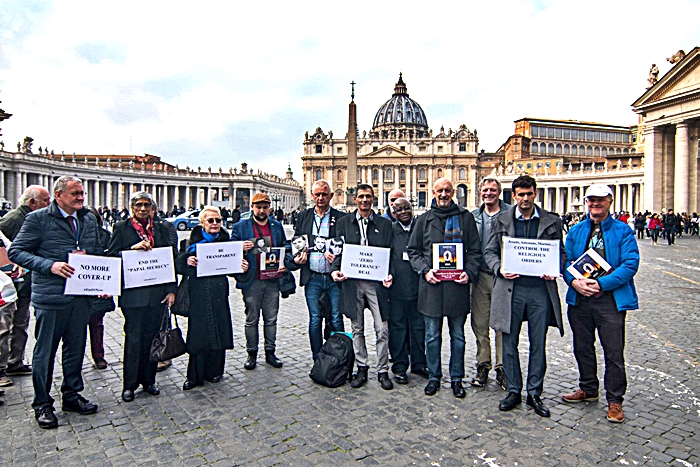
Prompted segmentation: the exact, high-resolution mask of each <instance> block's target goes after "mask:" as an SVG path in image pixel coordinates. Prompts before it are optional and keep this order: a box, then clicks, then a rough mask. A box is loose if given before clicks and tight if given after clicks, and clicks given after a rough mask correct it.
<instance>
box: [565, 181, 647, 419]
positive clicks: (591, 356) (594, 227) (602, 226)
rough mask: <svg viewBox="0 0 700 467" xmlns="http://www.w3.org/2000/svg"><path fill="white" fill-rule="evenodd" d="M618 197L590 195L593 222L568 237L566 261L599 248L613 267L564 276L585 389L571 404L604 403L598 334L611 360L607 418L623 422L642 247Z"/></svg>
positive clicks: (569, 398) (602, 192) (598, 188)
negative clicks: (618, 208)
mask: <svg viewBox="0 0 700 467" xmlns="http://www.w3.org/2000/svg"><path fill="white" fill-rule="evenodd" d="M612 199H613V194H612V191H611V190H610V187H609V186H607V185H593V186H591V187H589V188H588V191H587V192H586V206H587V207H588V217H587V218H586V220H584V221H583V222H580V223H578V224H576V225H575V226H573V227H572V228H571V230H570V231H569V235H568V236H567V237H566V257H567V259H568V260H569V261H575V260H576V259H577V258H579V257H580V256H581V255H582V254H583V253H584V252H586V251H587V250H588V249H590V248H592V249H594V250H595V251H596V252H597V253H598V254H599V255H601V256H602V257H603V258H604V259H605V260H606V261H607V262H608V264H610V266H612V268H613V269H611V272H609V273H608V274H605V275H604V276H601V277H598V279H575V278H574V277H573V276H572V275H571V274H570V273H569V272H568V271H566V270H565V271H564V280H566V283H567V284H569V290H568V292H567V294H566V303H567V304H568V305H569V311H568V316H569V325H570V326H571V331H572V333H573V335H574V345H573V347H574V356H575V357H576V362H577V363H578V369H579V388H578V389H576V390H575V391H574V392H572V393H570V394H564V395H563V396H562V398H563V399H564V401H565V402H572V403H573V402H582V401H594V400H598V388H599V381H598V376H597V374H598V363H597V361H596V354H595V333H596V331H597V332H598V337H599V339H600V344H601V346H602V347H603V354H604V356H605V378H604V387H605V392H606V394H605V396H606V399H607V402H608V413H607V419H608V421H610V422H613V423H621V422H622V421H624V419H625V415H624V413H623V412H622V401H623V395H624V394H625V391H626V390H627V376H626V373H625V355H624V349H625V317H626V315H627V310H636V309H637V308H639V302H638V299H637V292H636V290H635V287H634V279H633V278H634V275H635V274H636V273H637V270H638V269H639V248H638V247H637V241H636V240H635V238H634V232H633V231H632V230H630V228H629V227H628V226H627V225H625V224H624V223H623V222H619V221H617V220H615V219H613V218H612V216H611V215H610V207H611V205H612Z"/></svg>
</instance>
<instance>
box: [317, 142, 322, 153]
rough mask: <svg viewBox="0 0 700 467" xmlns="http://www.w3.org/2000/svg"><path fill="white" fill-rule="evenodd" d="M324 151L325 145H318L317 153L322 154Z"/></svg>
mask: <svg viewBox="0 0 700 467" xmlns="http://www.w3.org/2000/svg"><path fill="white" fill-rule="evenodd" d="M322 153H323V146H322V145H320V144H317V145H316V154H322Z"/></svg>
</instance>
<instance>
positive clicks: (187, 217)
mask: <svg viewBox="0 0 700 467" xmlns="http://www.w3.org/2000/svg"><path fill="white" fill-rule="evenodd" d="M165 220H166V221H168V222H171V223H172V224H173V225H174V226H175V228H176V229H177V230H180V231H185V230H189V229H192V228H194V227H197V226H198V225H199V209H195V210H194V211H185V212H183V213H182V214H180V215H179V216H175V217H168V218H167V219H165Z"/></svg>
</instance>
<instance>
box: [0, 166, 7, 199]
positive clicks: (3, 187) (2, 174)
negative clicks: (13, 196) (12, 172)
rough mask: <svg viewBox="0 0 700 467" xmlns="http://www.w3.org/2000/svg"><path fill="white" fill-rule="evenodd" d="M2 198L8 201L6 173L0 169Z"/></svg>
mask: <svg viewBox="0 0 700 467" xmlns="http://www.w3.org/2000/svg"><path fill="white" fill-rule="evenodd" d="M0 198H5V199H7V196H5V171H4V170H2V169H0Z"/></svg>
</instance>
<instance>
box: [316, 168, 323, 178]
mask: <svg viewBox="0 0 700 467" xmlns="http://www.w3.org/2000/svg"><path fill="white" fill-rule="evenodd" d="M321 178H323V176H322V173H321V169H316V180H321Z"/></svg>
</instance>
